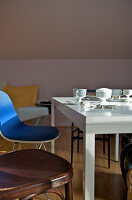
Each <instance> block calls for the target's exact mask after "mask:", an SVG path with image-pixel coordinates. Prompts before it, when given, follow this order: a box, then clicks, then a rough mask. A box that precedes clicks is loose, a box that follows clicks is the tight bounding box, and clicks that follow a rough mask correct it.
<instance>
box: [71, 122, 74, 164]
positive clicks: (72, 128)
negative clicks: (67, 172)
mask: <svg viewBox="0 0 132 200" xmlns="http://www.w3.org/2000/svg"><path fill="white" fill-rule="evenodd" d="M73 134H74V124H73V123H72V127H71V164H72V162H73Z"/></svg>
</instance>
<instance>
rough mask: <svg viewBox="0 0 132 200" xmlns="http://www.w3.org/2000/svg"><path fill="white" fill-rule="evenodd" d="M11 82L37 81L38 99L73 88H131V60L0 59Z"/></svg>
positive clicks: (2, 73)
mask: <svg viewBox="0 0 132 200" xmlns="http://www.w3.org/2000/svg"><path fill="white" fill-rule="evenodd" d="M0 76H1V77H3V78H4V79H5V80H6V81H7V82H8V83H10V84H12V85H29V84H34V83H38V84H39V99H50V98H51V97H52V96H71V95H72V88H76V87H80V88H89V89H95V88H99V87H109V88H132V60H121V59H120V60H107V59H106V60H0Z"/></svg>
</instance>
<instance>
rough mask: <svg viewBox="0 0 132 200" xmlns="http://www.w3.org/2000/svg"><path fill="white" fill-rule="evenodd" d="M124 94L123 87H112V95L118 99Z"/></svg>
mask: <svg viewBox="0 0 132 200" xmlns="http://www.w3.org/2000/svg"><path fill="white" fill-rule="evenodd" d="M121 95H122V90H121V89H112V96H113V97H114V98H115V99H116V98H118V97H119V96H121Z"/></svg>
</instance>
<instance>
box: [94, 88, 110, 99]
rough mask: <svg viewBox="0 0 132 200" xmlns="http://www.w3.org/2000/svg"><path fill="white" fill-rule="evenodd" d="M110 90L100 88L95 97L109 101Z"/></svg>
mask: <svg viewBox="0 0 132 200" xmlns="http://www.w3.org/2000/svg"><path fill="white" fill-rule="evenodd" d="M111 95H112V90H111V89H109V88H100V89H97V90H96V97H98V98H101V99H109V98H111Z"/></svg>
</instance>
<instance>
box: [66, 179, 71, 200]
mask: <svg viewBox="0 0 132 200" xmlns="http://www.w3.org/2000/svg"><path fill="white" fill-rule="evenodd" d="M65 200H73V191H72V181H70V182H69V183H66V184H65Z"/></svg>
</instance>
